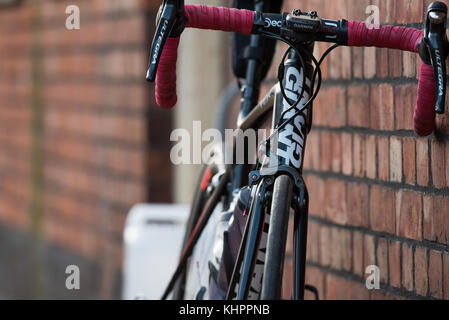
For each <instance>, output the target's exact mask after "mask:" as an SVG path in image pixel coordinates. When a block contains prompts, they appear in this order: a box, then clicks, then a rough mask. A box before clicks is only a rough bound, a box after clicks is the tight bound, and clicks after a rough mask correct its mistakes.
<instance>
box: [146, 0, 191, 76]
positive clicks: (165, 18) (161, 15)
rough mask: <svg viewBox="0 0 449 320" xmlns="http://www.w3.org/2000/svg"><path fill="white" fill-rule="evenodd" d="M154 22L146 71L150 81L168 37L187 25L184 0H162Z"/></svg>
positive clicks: (176, 33) (176, 34) (175, 35)
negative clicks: (155, 25)
mask: <svg viewBox="0 0 449 320" xmlns="http://www.w3.org/2000/svg"><path fill="white" fill-rule="evenodd" d="M156 24H157V30H156V33H155V34H154V38H153V43H152V45H151V55H150V63H149V66H148V71H147V80H148V81H150V82H153V81H154V80H155V79H156V72H157V67H158V65H159V60H160V58H161V54H162V50H163V48H164V46H165V43H166V42H167V39H168V37H179V36H180V35H181V33H182V31H183V30H184V28H185V26H186V25H187V16H186V14H185V11H184V0H163V2H162V5H161V6H160V7H159V11H158V14H157V19H156Z"/></svg>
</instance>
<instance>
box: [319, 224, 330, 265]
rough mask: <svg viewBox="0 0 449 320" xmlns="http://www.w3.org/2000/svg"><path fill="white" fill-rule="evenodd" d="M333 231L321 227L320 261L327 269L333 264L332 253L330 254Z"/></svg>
mask: <svg viewBox="0 0 449 320" xmlns="http://www.w3.org/2000/svg"><path fill="white" fill-rule="evenodd" d="M330 231H331V229H330V228H329V227H326V226H321V227H320V261H321V265H322V266H324V267H327V266H329V265H330V262H331V252H330V244H331V242H330V241H331V239H330V236H331V233H330Z"/></svg>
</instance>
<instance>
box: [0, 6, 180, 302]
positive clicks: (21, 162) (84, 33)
mask: <svg viewBox="0 0 449 320" xmlns="http://www.w3.org/2000/svg"><path fill="white" fill-rule="evenodd" d="M73 4H75V5H77V6H79V8H80V13H81V28H80V30H67V29H66V23H65V22H66V18H67V17H68V16H69V15H68V14H66V13H65V10H66V7H67V6H68V5H73ZM159 4H160V1H155V0H154V1H143V0H126V1H125V0H114V1H112V0H80V1H50V0H42V1H22V2H20V3H19V4H18V5H13V6H8V7H1V6H0V297H3V298H75V297H76V298H111V297H118V294H119V288H120V267H121V263H122V231H123V226H124V221H125V218H126V214H127V212H128V211H129V209H130V208H131V206H132V205H133V204H135V203H137V202H142V201H158V202H168V201H170V200H171V197H172V196H171V194H172V192H171V182H170V181H171V179H170V177H171V164H170V162H169V157H168V154H169V152H168V150H169V145H168V143H167V141H168V137H169V132H170V130H171V129H170V128H171V121H172V116H171V114H170V113H168V112H163V111H160V110H159V109H157V108H156V107H155V102H154V93H153V91H154V87H153V86H152V85H150V84H148V83H147V82H146V81H145V80H144V76H145V73H146V67H147V63H148V58H147V57H148V52H149V45H150V43H151V38H152V36H153V32H154V31H153V30H154V21H155V14H156V11H157V8H158V6H159ZM69 264H75V265H78V266H79V267H80V268H81V270H80V271H81V290H79V291H68V290H66V288H65V278H66V276H67V275H66V274H65V268H66V266H67V265H69Z"/></svg>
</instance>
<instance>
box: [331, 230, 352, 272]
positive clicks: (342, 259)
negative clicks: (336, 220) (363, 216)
mask: <svg viewBox="0 0 449 320" xmlns="http://www.w3.org/2000/svg"><path fill="white" fill-rule="evenodd" d="M350 246H351V234H350V232H349V231H347V230H344V229H339V228H332V229H331V267H332V268H333V269H335V270H345V271H350V269H351V260H352V257H351V251H350V250H349V248H350Z"/></svg>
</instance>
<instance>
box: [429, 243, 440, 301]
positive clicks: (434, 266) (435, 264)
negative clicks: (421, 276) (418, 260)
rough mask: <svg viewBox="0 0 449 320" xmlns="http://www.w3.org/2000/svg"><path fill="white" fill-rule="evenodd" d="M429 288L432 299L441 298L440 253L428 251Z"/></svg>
mask: <svg viewBox="0 0 449 320" xmlns="http://www.w3.org/2000/svg"><path fill="white" fill-rule="evenodd" d="M429 288H430V295H431V296H432V297H434V298H438V299H442V298H443V259H442V256H441V252H439V251H435V250H430V251H429Z"/></svg>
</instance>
